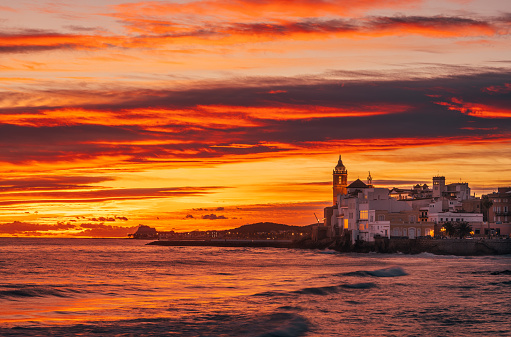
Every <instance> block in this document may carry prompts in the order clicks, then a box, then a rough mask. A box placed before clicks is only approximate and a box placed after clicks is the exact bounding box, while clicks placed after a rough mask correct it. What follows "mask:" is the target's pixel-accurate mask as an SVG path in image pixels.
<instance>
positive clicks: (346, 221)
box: [344, 219, 348, 229]
mask: <svg viewBox="0 0 511 337" xmlns="http://www.w3.org/2000/svg"><path fill="white" fill-rule="evenodd" d="M344 229H348V219H344Z"/></svg>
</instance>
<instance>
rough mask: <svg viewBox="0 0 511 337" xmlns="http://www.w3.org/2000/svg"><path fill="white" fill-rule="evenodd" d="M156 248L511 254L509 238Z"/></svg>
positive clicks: (266, 242) (168, 243) (219, 243)
mask: <svg viewBox="0 0 511 337" xmlns="http://www.w3.org/2000/svg"><path fill="white" fill-rule="evenodd" d="M148 245H156V246H174V247H176V246H195V247H254V248H262V247H271V248H296V249H326V248H328V249H332V250H336V251H339V252H353V253H369V252H376V253H386V254H392V253H404V254H419V253H432V254H436V255H457V256H478V255H505V254H511V239H429V238H418V239H408V238H390V239H388V238H376V239H375V241H374V242H362V241H359V242H356V243H355V244H351V242H346V241H343V240H342V239H341V240H329V239H325V240H321V241H312V240H310V239H309V240H301V241H299V242H293V241H291V240H158V241H153V242H150V243H148Z"/></svg>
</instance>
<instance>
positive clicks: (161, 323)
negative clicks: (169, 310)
mask: <svg viewBox="0 0 511 337" xmlns="http://www.w3.org/2000/svg"><path fill="white" fill-rule="evenodd" d="M309 329H310V323H309V321H308V320H307V319H306V318H305V317H304V316H302V315H299V314H296V313H289V312H274V313H267V314H258V315H247V316H245V315H230V314H218V313H208V314H201V315H199V316H195V317H190V318H188V319H184V320H177V319H172V318H167V317H158V318H136V319H127V320H114V321H102V322H99V321H98V322H95V321H89V322H86V323H79V324H72V325H61V326H56V325H52V326H45V325H39V326H38V325H31V326H18V327H13V328H5V327H1V326H0V335H2V336H7V335H9V336H24V337H25V336H77V335H80V336H91V337H92V336H94V337H95V336H224V337H227V336H233V337H234V336H247V337H248V336H250V337H300V336H303V335H305V334H306V333H307V332H308V331H309Z"/></svg>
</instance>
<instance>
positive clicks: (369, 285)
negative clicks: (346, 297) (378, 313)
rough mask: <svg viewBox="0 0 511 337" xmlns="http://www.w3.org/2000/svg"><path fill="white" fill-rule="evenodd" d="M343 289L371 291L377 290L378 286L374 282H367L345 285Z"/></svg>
mask: <svg viewBox="0 0 511 337" xmlns="http://www.w3.org/2000/svg"><path fill="white" fill-rule="evenodd" d="M342 287H343V288H348V289H371V288H376V287H377V285H376V284H375V283H373V282H365V283H353V284H343V285H342Z"/></svg>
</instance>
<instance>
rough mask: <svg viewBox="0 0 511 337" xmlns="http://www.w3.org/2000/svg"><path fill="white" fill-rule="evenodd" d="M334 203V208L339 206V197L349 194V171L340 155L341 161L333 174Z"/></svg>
mask: <svg viewBox="0 0 511 337" xmlns="http://www.w3.org/2000/svg"><path fill="white" fill-rule="evenodd" d="M332 175H333V184H332V185H333V192H334V193H333V197H334V198H333V201H334V206H335V205H337V196H338V195H339V194H346V193H347V192H348V190H347V186H348V170H346V166H344V164H343V163H342V159H341V155H339V161H338V162H337V166H336V167H335V169H334V172H333V174H332Z"/></svg>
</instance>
